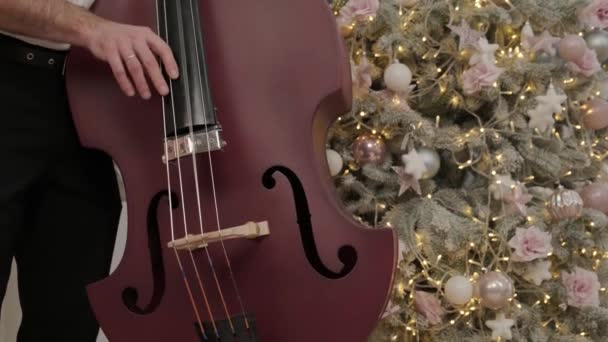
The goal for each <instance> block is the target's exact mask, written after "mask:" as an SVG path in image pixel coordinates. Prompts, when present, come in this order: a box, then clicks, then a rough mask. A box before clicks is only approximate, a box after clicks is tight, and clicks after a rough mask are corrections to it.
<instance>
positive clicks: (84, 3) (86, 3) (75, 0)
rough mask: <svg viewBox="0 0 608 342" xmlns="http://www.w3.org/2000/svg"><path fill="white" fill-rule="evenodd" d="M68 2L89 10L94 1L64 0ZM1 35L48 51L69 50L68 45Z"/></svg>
mask: <svg viewBox="0 0 608 342" xmlns="http://www.w3.org/2000/svg"><path fill="white" fill-rule="evenodd" d="M66 1H68V2H71V3H73V4H75V5H77V6H81V7H84V8H87V9H88V8H91V6H92V5H93V3H94V2H95V0H66ZM0 32H2V33H3V34H5V35H7V36H12V37H15V38H17V39H20V40H23V41H25V42H28V43H30V44H34V45H38V46H42V47H46V48H49V49H54V50H67V49H69V48H70V45H69V44H65V43H56V42H51V41H46V40H42V39H36V38H32V37H27V36H22V35H18V34H14V33H10V32H4V31H0Z"/></svg>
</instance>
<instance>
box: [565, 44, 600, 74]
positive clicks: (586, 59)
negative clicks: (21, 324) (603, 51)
mask: <svg viewBox="0 0 608 342" xmlns="http://www.w3.org/2000/svg"><path fill="white" fill-rule="evenodd" d="M567 66H568V68H569V69H570V70H572V71H574V72H578V73H581V74H583V75H585V76H587V77H590V76H593V74H595V73H597V72H598V71H600V70H602V66H601V65H600V62H599V61H598V60H597V53H596V52H595V51H594V50H592V49H589V48H586V50H585V53H584V54H583V57H581V59H580V60H578V61H570V62H568V63H567Z"/></svg>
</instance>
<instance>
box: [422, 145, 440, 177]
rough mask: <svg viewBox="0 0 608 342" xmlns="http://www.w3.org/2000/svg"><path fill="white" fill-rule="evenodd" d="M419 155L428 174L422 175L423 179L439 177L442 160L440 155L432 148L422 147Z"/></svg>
mask: <svg viewBox="0 0 608 342" xmlns="http://www.w3.org/2000/svg"><path fill="white" fill-rule="evenodd" d="M418 155H419V156H420V158H422V161H423V162H424V166H426V172H424V173H423V174H422V179H430V178H433V177H435V176H436V175H437V173H438V172H439V168H440V167H441V158H440V157H439V154H438V153H437V152H436V151H435V150H433V149H430V148H427V147H421V148H419V149H418Z"/></svg>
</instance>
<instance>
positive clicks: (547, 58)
mask: <svg viewBox="0 0 608 342" xmlns="http://www.w3.org/2000/svg"><path fill="white" fill-rule="evenodd" d="M556 59H557V58H556V56H552V55H551V54H550V53H548V52H547V51H538V52H536V53H535V54H534V56H533V57H532V61H533V62H534V63H546V64H548V63H553V62H555V61H556Z"/></svg>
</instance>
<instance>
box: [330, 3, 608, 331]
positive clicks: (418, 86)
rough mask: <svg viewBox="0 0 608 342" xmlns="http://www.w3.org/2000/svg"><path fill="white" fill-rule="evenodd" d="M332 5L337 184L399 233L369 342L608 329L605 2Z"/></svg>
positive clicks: (361, 209) (356, 206) (377, 222)
mask: <svg viewBox="0 0 608 342" xmlns="http://www.w3.org/2000/svg"><path fill="white" fill-rule="evenodd" d="M331 6H332V9H333V10H334V13H335V15H336V21H337V23H338V26H339V29H340V31H341V33H342V35H343V37H344V41H345V43H346V44H347V46H348V48H349V50H350V57H351V67H352V80H353V91H354V92H353V94H354V103H353V107H352V112H350V113H346V114H345V115H343V116H341V117H340V118H339V120H338V121H337V122H336V123H335V124H334V125H333V127H332V129H331V131H330V136H329V137H328V142H327V144H328V150H327V153H328V155H327V157H328V163H329V166H330V170H331V173H332V176H333V177H334V180H335V185H336V191H337V193H338V195H339V196H340V198H341V199H342V201H343V203H344V206H345V208H346V209H347V210H348V211H349V212H351V213H352V215H353V216H355V217H356V218H357V219H359V220H360V221H361V222H363V223H365V224H367V225H369V226H371V227H378V228H390V229H394V230H395V231H396V232H397V234H398V237H399V246H400V250H399V257H400V262H399V267H398V269H397V270H395V272H396V281H395V288H394V291H393V294H392V298H391V301H390V304H389V306H388V308H387V311H386V313H385V315H384V317H383V320H382V321H381V322H380V324H379V326H378V328H377V330H376V331H375V332H374V334H373V336H372V337H371V338H370V340H371V341H373V342H380V341H449V342H453V341H491V340H502V341H504V340H512V341H564V342H565V341H608V293H607V292H606V287H608V216H607V214H608V183H605V182H604V181H605V179H608V167H607V166H608V165H607V164H606V163H605V162H604V159H605V158H606V156H608V136H607V135H606V134H605V132H606V128H607V127H608V102H607V101H606V99H608V77H607V73H606V70H608V65H607V64H606V63H607V62H608V32H606V31H605V30H604V29H605V28H608V0H380V1H378V0H335V1H334V2H333V3H331ZM362 295H364V294H362Z"/></svg>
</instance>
